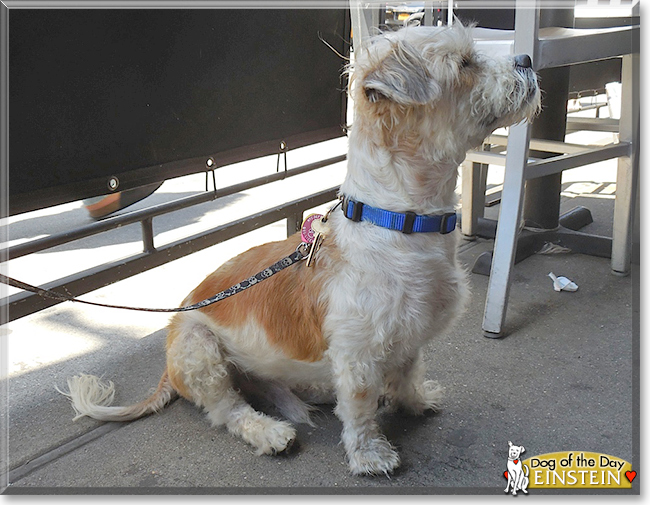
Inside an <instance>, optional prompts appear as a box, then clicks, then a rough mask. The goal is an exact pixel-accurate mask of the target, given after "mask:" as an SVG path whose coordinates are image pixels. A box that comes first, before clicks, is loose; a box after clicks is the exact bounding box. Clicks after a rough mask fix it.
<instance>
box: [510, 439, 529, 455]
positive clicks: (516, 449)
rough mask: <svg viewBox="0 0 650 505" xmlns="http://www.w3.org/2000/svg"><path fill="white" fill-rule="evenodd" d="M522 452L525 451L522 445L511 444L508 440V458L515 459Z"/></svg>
mask: <svg viewBox="0 0 650 505" xmlns="http://www.w3.org/2000/svg"><path fill="white" fill-rule="evenodd" d="M523 452H526V449H524V446H523V445H513V443H512V442H508V458H510V459H517V458H519V456H520V455H521V454H522V453H523Z"/></svg>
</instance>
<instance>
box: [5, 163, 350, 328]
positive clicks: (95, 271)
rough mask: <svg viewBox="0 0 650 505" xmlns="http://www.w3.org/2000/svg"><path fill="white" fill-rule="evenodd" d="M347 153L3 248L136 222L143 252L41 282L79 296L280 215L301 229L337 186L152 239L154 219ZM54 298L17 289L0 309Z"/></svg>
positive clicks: (26, 250) (17, 313)
mask: <svg viewBox="0 0 650 505" xmlns="http://www.w3.org/2000/svg"><path fill="white" fill-rule="evenodd" d="M345 159H346V155H345V154H343V155H340V156H336V157H333V158H328V159H325V160H321V161H317V162H314V163H310V164H307V165H303V166H301V167H297V168H293V169H291V170H284V171H280V172H277V173H273V174H271V175H267V176H264V177H259V178H257V179H252V180H250V181H245V182H241V183H238V184H234V185H232V186H228V187H226V188H220V189H216V188H215V189H214V190H211V191H206V192H203V193H199V194H196V195H191V196H188V197H185V198H179V199H177V200H173V201H171V202H167V203H164V204H160V205H155V206H152V207H148V208H145V209H142V210H137V211H132V212H128V213H126V214H122V215H119V216H114V217H110V218H107V219H104V220H102V221H98V222H95V223H92V224H89V225H86V226H81V227H79V228H76V229H74V230H70V231H66V232H63V233H58V234H54V235H50V236H48V237H44V238H40V239H36V240H32V241H29V242H25V243H22V244H18V245H15V246H13V247H9V248H8V249H7V250H6V251H5V258H6V259H7V260H12V259H16V258H20V257H22V256H26V255H28V254H33V253H37V252H40V251H44V250H47V249H51V248H53V247H56V246H60V245H63V244H68V243H70V242H74V241H76V240H79V239H82V238H86V237H90V236H92V235H97V234H99V233H103V232H106V231H109V230H114V229H116V228H120V227H122V226H126V225H129V224H134V223H138V222H139V223H140V224H141V231H142V246H143V252H142V253H139V254H135V255H132V256H129V257H127V258H124V259H120V260H117V261H113V262H109V263H106V264H103V265H100V266H96V267H93V268H90V269H87V270H84V271H81V272H77V273H74V274H72V275H69V276H66V277H63V278H60V279H57V280H55V281H52V282H49V283H47V284H44V285H43V286H42V287H43V288H46V289H50V290H54V291H60V292H64V293H67V294H69V295H72V296H80V295H83V294H85V293H88V292H90V291H93V290H95V289H99V288H101V287H104V286H107V285H109V284H112V283H114V282H117V281H120V280H123V279H126V278H128V277H131V276H133V275H136V274H139V273H141V272H144V271H147V270H150V269H152V268H155V267H157V266H160V265H163V264H165V263H168V262H170V261H173V260H175V259H179V258H182V257H184V256H187V255H188V254H191V253H193V252H197V251H200V250H202V249H205V248H207V247H211V246H213V245H215V244H218V243H220V242H224V241H226V240H229V239H231V238H234V237H236V236H239V235H242V234H244V233H247V232H249V231H253V230H255V229H257V228H260V227H262V226H266V225H269V224H271V223H274V222H277V221H280V220H282V219H286V220H287V235H291V234H293V233H295V232H296V231H298V230H299V229H300V225H301V223H302V216H303V213H304V211H305V210H307V209H310V208H313V207H316V206H318V205H323V204H325V203H327V202H330V201H332V200H335V199H336V197H337V193H338V186H335V187H331V188H329V189H326V190H323V191H319V192H317V193H314V194H311V195H308V196H304V197H302V198H299V199H296V200H293V201H290V202H287V203H283V204H281V205H278V206H275V207H272V208H270V209H266V210H264V211H261V212H258V213H255V214H253V215H250V216H247V217H244V218H240V219H237V220H235V221H232V222H229V223H226V224H223V225H220V226H217V227H215V228H212V229H210V230H207V231H204V232H202V233H199V234H196V235H192V236H190V237H186V238H183V239H181V240H178V241H175V242H172V243H169V244H166V245H164V246H161V247H156V244H155V236H154V232H153V219H154V218H155V217H158V216H162V215H165V214H168V213H171V212H175V211H178V210H181V209H186V208H188V207H192V206H194V205H198V204H201V203H206V202H210V201H214V200H216V199H218V198H223V197H226V196H229V195H233V194H236V193H240V192H242V191H246V190H248V189H252V188H256V187H260V186H263V185H265V184H269V183H272V182H276V181H280V180H283V179H287V178H289V177H294V176H296V175H300V174H305V173H307V172H311V171H313V170H317V169H319V168H323V167H326V166H329V165H333V164H335V163H339V162H342V161H344V160H345ZM58 303H60V301H57V300H53V299H49V298H43V297H41V296H39V295H36V294H32V293H27V292H20V293H16V294H14V295H11V296H9V297H7V298H6V299H3V300H2V301H1V302H0V314H2V313H5V312H6V310H7V309H8V312H9V315H8V321H13V320H16V319H19V318H21V317H24V316H27V315H29V314H33V313H35V312H38V311H39V310H42V309H45V308H47V307H51V306H53V305H56V304H58Z"/></svg>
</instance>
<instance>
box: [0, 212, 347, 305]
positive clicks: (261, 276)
mask: <svg viewBox="0 0 650 505" xmlns="http://www.w3.org/2000/svg"><path fill="white" fill-rule="evenodd" d="M339 205H341V200H339V202H338V203H336V204H335V205H334V206H333V207H332V208H330V209H329V211H327V213H326V214H325V216H322V220H323V222H327V219H328V218H329V215H330V214H331V213H332V211H333V210H334V209H336V208H337V207H338V206H339ZM319 246H320V243H319V242H318V241H317V243H315V244H314V243H313V239H312V240H309V241H304V235H303V242H301V243H300V244H299V245H298V247H296V250H295V251H294V252H293V253H291V254H290V255H289V256H285V257H284V258H282V259H281V260H280V261H276V262H275V263H273V265H271V266H270V267H268V268H265V269H264V270H262V271H261V272H258V273H256V274H255V275H253V276H251V277H249V278H248V279H244V280H243V281H241V282H238V283H237V284H235V285H234V286H231V287H229V288H228V289H225V290H223V291H221V292H220V293H217V294H216V295H214V296H211V297H210V298H206V299H205V300H202V301H200V302H198V303H195V304H193V305H187V306H185V307H176V308H173V309H155V308H148V307H129V306H125V305H112V304H108V303H99V302H90V301H87V300H79V299H78V298H77V297H75V296H72V295H64V294H61V293H57V292H56V291H52V290H50V289H43V288H38V287H36V286H32V285H31V284H27V283H26V282H22V281H19V280H16V279H13V278H11V277H8V276H6V275H3V274H0V282H2V283H3V284H7V285H8V286H12V287H14V288H18V289H22V290H24V291H29V292H31V293H35V294H37V295H39V296H42V297H43V298H50V299H52V300H58V301H61V302H75V303H82V304H84V305H93V306H95V307H106V308H109V309H123V310H137V311H140V312H188V311H190V310H197V309H202V308H203V307H207V306H208V305H212V304H213V303H217V302H220V301H221V300H224V299H226V298H229V297H231V296H233V295H236V294H237V293H241V292H242V291H245V290H246V289H248V288H250V287H252V286H255V285H257V284H259V283H260V282H262V281H264V280H266V279H268V278H269V277H271V276H273V275H275V274H277V273H278V272H280V271H282V270H284V269H285V268H287V267H290V266H291V265H295V264H296V263H299V262H300V261H302V260H307V266H311V263H312V261H313V256H314V254H315V253H316V251H317V250H318V249H319Z"/></svg>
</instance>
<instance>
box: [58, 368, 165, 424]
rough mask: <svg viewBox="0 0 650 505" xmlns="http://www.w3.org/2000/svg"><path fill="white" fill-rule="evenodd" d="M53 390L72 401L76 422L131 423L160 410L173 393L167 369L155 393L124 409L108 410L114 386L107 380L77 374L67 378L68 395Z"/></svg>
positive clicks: (110, 408)
mask: <svg viewBox="0 0 650 505" xmlns="http://www.w3.org/2000/svg"><path fill="white" fill-rule="evenodd" d="M56 389H57V391H58V392H59V393H61V394H63V395H65V396H67V397H68V398H70V401H71V402H72V408H73V409H74V410H75V412H76V414H77V415H76V416H75V417H74V418H73V419H72V420H73V421H76V420H77V419H79V418H80V417H84V416H88V417H92V418H93V419H97V420H99V421H132V420H134V419H138V418H140V417H142V416H145V415H147V414H153V413H154V412H158V411H160V410H162V409H163V408H164V407H165V406H166V405H167V404H168V403H169V402H170V401H172V400H173V399H174V398H176V396H177V393H176V391H175V390H174V388H173V387H172V385H171V383H170V381H169V376H168V374H167V370H165V373H163V376H162V378H161V379H160V383H159V384H158V388H157V389H156V391H155V392H154V393H153V394H152V395H151V396H150V397H149V398H147V399H146V400H143V401H141V402H140V403H136V404H135V405H131V406H128V407H112V406H111V403H113V398H114V396H115V387H114V386H113V383H112V382H111V381H107V382H104V381H102V380H101V379H100V378H99V377H95V376H94V375H86V374H81V375H77V376H75V377H72V378H71V379H68V392H67V393H66V392H64V391H61V390H60V389H59V388H56Z"/></svg>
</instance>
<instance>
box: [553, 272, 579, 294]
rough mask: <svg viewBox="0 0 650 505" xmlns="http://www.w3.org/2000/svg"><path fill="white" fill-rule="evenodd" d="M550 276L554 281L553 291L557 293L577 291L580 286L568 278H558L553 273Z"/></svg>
mask: <svg viewBox="0 0 650 505" xmlns="http://www.w3.org/2000/svg"><path fill="white" fill-rule="evenodd" d="M548 276H549V277H550V278H551V279H553V289H555V291H577V290H578V285H577V284H576V283H575V282H573V281H572V280H570V279H567V278H566V277H556V276H555V274H554V273H553V272H551V273H549V274H548Z"/></svg>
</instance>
